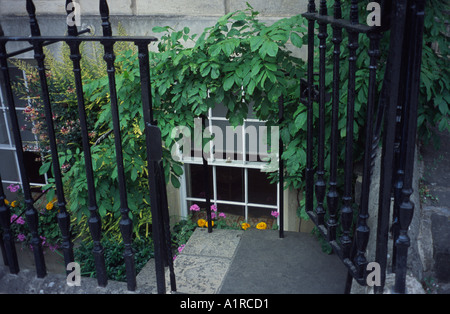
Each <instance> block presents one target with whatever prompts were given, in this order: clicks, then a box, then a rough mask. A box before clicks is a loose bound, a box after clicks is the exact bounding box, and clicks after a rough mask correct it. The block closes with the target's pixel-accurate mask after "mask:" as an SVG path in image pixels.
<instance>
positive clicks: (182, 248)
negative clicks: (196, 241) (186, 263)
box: [178, 244, 186, 253]
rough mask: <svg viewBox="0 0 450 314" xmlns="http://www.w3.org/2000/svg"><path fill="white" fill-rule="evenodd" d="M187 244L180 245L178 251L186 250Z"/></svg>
mask: <svg viewBox="0 0 450 314" xmlns="http://www.w3.org/2000/svg"><path fill="white" fill-rule="evenodd" d="M185 246H186V245H185V244H182V245H180V247H179V248H178V253H181V252H182V251H183V250H184V247H185Z"/></svg>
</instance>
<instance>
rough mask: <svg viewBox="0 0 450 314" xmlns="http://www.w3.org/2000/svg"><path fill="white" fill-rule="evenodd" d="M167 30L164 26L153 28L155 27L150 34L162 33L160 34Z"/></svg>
mask: <svg viewBox="0 0 450 314" xmlns="http://www.w3.org/2000/svg"><path fill="white" fill-rule="evenodd" d="M168 28H169V27H168V26H165V27H161V26H155V27H153V28H152V32H153V33H162V32H165V31H167V30H168Z"/></svg>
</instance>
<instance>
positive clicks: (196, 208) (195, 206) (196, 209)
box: [189, 204, 200, 212]
mask: <svg viewBox="0 0 450 314" xmlns="http://www.w3.org/2000/svg"><path fill="white" fill-rule="evenodd" d="M189 210H191V211H193V212H199V211H200V207H199V206H198V205H197V204H194V205H192V206H191V207H190V208H189Z"/></svg>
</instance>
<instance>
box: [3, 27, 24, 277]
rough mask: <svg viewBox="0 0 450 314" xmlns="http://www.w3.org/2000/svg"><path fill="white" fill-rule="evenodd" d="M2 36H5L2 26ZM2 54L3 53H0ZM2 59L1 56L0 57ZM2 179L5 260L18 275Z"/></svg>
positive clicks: (8, 210)
mask: <svg viewBox="0 0 450 314" xmlns="http://www.w3.org/2000/svg"><path fill="white" fill-rule="evenodd" d="M0 36H3V34H2V30H1V26H0ZM0 54H1V52H0ZM0 57H1V56H0ZM1 182H2V178H1V176H0V226H1V227H2V229H3V230H2V231H3V232H2V233H3V234H2V238H3V245H4V252H3V251H2V253H3V259H4V260H5V261H6V263H5V264H6V265H8V266H9V272H10V273H11V274H18V273H19V271H20V268H19V262H18V259H17V252H16V246H15V241H14V234H13V233H12V230H11V211H10V209H9V207H8V206H7V205H6V204H5V199H6V197H5V193H4V190H3V184H1Z"/></svg>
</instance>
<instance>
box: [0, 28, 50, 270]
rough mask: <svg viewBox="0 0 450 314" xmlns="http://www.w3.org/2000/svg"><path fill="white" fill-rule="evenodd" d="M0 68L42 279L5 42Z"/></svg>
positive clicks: (42, 263) (35, 217)
mask: <svg viewBox="0 0 450 314" xmlns="http://www.w3.org/2000/svg"><path fill="white" fill-rule="evenodd" d="M0 36H1V37H3V31H2V30H0ZM0 66H1V72H2V77H3V82H4V84H5V95H6V103H7V105H8V107H9V114H10V119H11V124H12V130H13V136H14V143H15V147H16V156H17V159H18V161H19V172H20V178H21V180H22V184H23V186H22V189H23V193H24V198H25V205H26V211H25V216H26V221H27V223H28V226H29V228H30V230H31V235H32V239H31V245H32V247H33V254H34V260H35V263H36V272H37V276H38V278H44V277H45V276H46V274H47V270H46V267H45V261H44V254H43V250H42V245H41V239H40V237H39V221H38V212H37V210H36V209H35V208H34V205H33V204H34V200H33V197H32V194H31V188H30V181H29V179H28V173H27V170H26V168H25V163H24V151H23V143H22V137H21V135H20V127H19V122H18V119H17V113H16V105H15V103H14V96H13V91H12V88H11V86H12V85H11V80H10V77H9V69H8V61H7V53H6V42H5V41H0Z"/></svg>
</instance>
